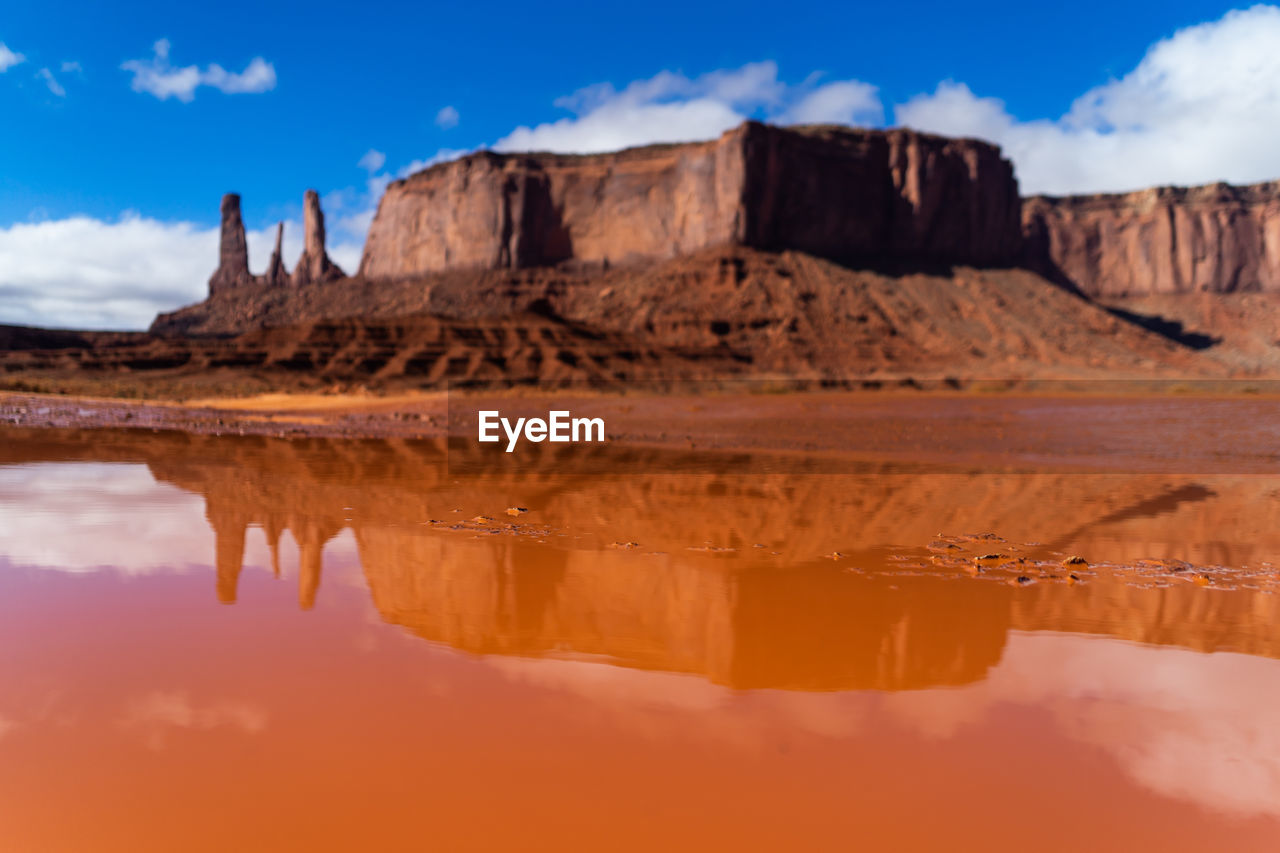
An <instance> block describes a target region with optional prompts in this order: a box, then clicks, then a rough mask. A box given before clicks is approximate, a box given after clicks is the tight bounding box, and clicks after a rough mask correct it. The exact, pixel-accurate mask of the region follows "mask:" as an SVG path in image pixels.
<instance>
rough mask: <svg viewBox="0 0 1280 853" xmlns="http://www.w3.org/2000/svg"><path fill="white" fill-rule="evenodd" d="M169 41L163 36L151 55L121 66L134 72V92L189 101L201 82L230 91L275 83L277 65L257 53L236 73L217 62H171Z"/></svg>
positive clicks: (256, 90)
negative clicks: (202, 66)
mask: <svg viewBox="0 0 1280 853" xmlns="http://www.w3.org/2000/svg"><path fill="white" fill-rule="evenodd" d="M169 49H170V44H169V40H168V39H160V40H159V41H157V42H156V43H155V44H154V45H153V46H152V51H153V53H154V55H153V56H152V57H151V58H150V59H131V60H129V61H128V62H125V63H122V64H121V66H120V67H121V68H122V69H123V70H125V71H129V72H132V74H133V80H132V81H130V84H129V85H130V86H131V87H132V88H133V90H134V91H135V92H144V93H146V94H149V95H154V96H155V97H157V98H159V99H160V100H162V101H163V100H166V99H168V98H177V99H178V100H179V101H182V102H183V103H190V102H191V101H192V100H193V99H194V98H195V94H196V89H197V88H198V87H200V86H212V87H213V88H215V89H217V90H219V91H221V92H223V93H224V94H227V95H239V94H246V93H260V92H267V91H270V90H271V89H274V88H275V86H276V69H275V67H274V66H273V65H272V64H271V63H270V62H267V61H266V60H264V59H263V58H262V57H260V56H258V57H254V58H253V60H251V61H250V62H249V64H248V65H247V66H246V67H245V69H244V71H241V72H240V73H238V74H237V73H234V72H231V71H227V70H226V69H225V68H223V67H222V66H221V65H218V64H217V63H214V64H212V65H210V66H209V67H208V68H206V69H205V70H204V71H201V70H200V68H199V67H198V66H195V65H187V66H185V67H182V68H175V67H174V66H173V65H172V64H170V62H169Z"/></svg>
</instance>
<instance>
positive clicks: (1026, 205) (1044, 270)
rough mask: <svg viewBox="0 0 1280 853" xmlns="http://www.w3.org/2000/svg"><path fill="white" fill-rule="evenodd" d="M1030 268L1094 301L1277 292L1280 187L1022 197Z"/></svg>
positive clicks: (1264, 185)
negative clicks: (1094, 298)
mask: <svg viewBox="0 0 1280 853" xmlns="http://www.w3.org/2000/svg"><path fill="white" fill-rule="evenodd" d="M1022 228H1023V235H1024V239H1025V248H1024V262H1025V263H1026V265H1027V266H1029V267H1030V268H1031V269H1034V270H1036V271H1037V272H1040V273H1041V274H1042V275H1044V276H1045V277H1047V278H1049V279H1051V280H1054V281H1057V282H1058V283H1060V284H1063V285H1067V286H1070V287H1073V288H1075V289H1077V290H1079V291H1080V292H1081V293H1084V294H1086V295H1088V296H1092V297H1122V296H1146V295H1153V294H1175V293H1193V292H1208V293H1234V292H1251V291H1276V290H1280V181H1272V182H1269V183H1262V184H1253V185H1250V186H1232V185H1230V184H1222V183H1218V184H1209V185H1207V186H1200V187H1190V188H1187V187H1156V188H1153V189H1146V190H1141V191H1139V192H1132V193H1121V194H1111V195H1083V196H1067V197H1061V198H1054V197H1048V196H1036V197H1032V198H1028V199H1025V200H1024V202H1023V207H1022Z"/></svg>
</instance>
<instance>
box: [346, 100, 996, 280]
mask: <svg viewBox="0 0 1280 853" xmlns="http://www.w3.org/2000/svg"><path fill="white" fill-rule="evenodd" d="M1019 205H1020V202H1019V199H1018V192H1017V182H1016V180H1015V179H1014V177H1013V169H1012V166H1011V165H1010V164H1009V162H1008V161H1006V160H1004V159H1003V158H1002V157H1001V156H1000V152H999V149H997V148H996V147H994V146H992V145H988V144H986V143H982V142H977V141H973V140H956V139H946V138H943V137H937V136H930V135H926V134H920V133H916V132H914V131H907V130H892V131H879V130H856V129H851V128H843V127H833V126H814V127H803V128H791V129H783V128H777V127H771V126H767V125H763V124H759V123H756V122H747V123H745V124H743V125H741V126H739V127H737V128H735V129H734V130H731V131H728V132H727V133H725V134H723V135H722V136H721V137H720V138H719V139H716V140H711V141H708V142H697V143H688V144H680V145H655V146H648V147H644V148H635V149H629V150H626V151H620V152H616V153H611V154H598V155H556V154H495V153H492V152H481V153H478V154H473V155H469V156H467V157H463V158H461V159H459V160H455V161H453V162H451V163H445V164H441V165H439V166H435V167H432V168H431V169H428V170H426V171H423V172H419V173H418V174H416V175H413V176H411V177H409V178H407V179H405V180H401V181H397V182H395V183H393V184H392V185H391V186H390V187H388V189H387V192H386V194H385V195H384V196H383V198H382V201H381V203H380V204H379V207H378V213H377V216H376V217H375V219H374V222H373V225H372V227H371V228H370V230H369V236H368V239H367V241H366V243H365V250H364V256H363V259H362V261H361V265H360V272H361V274H362V275H363V276H364V277H365V278H368V279H375V280H377V279H383V280H386V279H406V278H414V277H417V276H423V275H429V274H432V273H440V272H446V271H451V270H468V269H470V270H474V269H518V268H527V267H535V266H549V265H553V264H558V263H562V262H566V261H575V262H579V263H583V264H588V265H605V266H607V265H612V264H628V263H632V262H637V261H653V260H661V259H666V258H671V257H675V256H679V255H686V254H690V253H693V252H696V251H698V250H701V249H705V248H709V247H715V246H725V245H742V246H749V247H755V248H761V249H772V250H778V249H796V250H800V251H804V252H808V253H810V254H814V255H819V256H822V257H826V258H832V259H835V260H840V261H857V260H873V261H886V260H887V261H893V260H910V261H915V262H920V261H924V262H941V263H964V264H980V265H1004V264H1010V263H1013V262H1014V261H1015V260H1016V259H1017V257H1018V251H1019V246H1020V242H1021V236H1020V233H1019Z"/></svg>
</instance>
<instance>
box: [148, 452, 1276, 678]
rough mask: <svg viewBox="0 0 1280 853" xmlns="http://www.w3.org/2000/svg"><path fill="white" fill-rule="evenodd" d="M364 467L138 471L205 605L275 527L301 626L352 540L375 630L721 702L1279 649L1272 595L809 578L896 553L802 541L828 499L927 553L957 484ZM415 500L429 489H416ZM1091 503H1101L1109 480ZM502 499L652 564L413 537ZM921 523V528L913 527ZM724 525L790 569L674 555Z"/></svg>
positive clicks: (1127, 507) (828, 531) (839, 528)
mask: <svg viewBox="0 0 1280 853" xmlns="http://www.w3.org/2000/svg"><path fill="white" fill-rule="evenodd" d="M368 449H369V450H370V452H371V453H372V457H371V458H369V459H366V460H364V463H365V464H362V465H357V466H354V467H353V468H351V469H346V470H344V471H343V472H342V476H334V475H333V472H329V476H325V477H319V476H305V475H303V473H302V472H301V471H298V470H294V471H292V472H290V473H289V474H288V475H287V476H284V477H282V476H280V475H279V474H273V473H272V472H270V471H264V470H262V469H260V468H254V467H239V466H237V467H232V468H228V467H213V468H205V469H200V470H199V471H193V470H192V469H190V468H187V469H185V470H183V471H182V472H181V476H172V472H165V470H164V466H163V465H155V464H153V469H154V470H156V473H157V476H158V477H160V478H161V479H169V480H171V481H175V482H178V483H179V484H180V485H182V486H183V487H185V488H188V489H191V490H193V491H196V492H199V493H202V494H203V495H204V497H205V499H206V503H207V511H206V514H207V517H208V519H209V521H210V524H211V525H212V526H213V528H214V530H215V531H216V534H217V542H218V554H217V559H216V564H217V571H218V584H217V588H218V596H219V599H220V600H222V601H227V602H230V601H234V600H235V590H236V582H237V578H238V576H239V573H240V570H241V564H242V561H243V555H244V543H245V535H246V531H247V528H248V527H249V526H250V525H254V524H257V525H260V526H261V527H262V528H263V529H264V531H265V532H266V535H267V539H268V542H269V543H270V545H271V548H272V554H273V564H274V568H275V570H276V571H277V573H278V571H279V563H278V557H277V549H278V543H279V539H280V536H281V534H282V533H283V531H284V530H286V529H287V530H289V531H291V533H292V535H293V536H294V537H295V539H296V541H297V543H298V546H299V550H300V577H299V583H300V591H299V598H300V602H301V605H302V606H303V607H304V608H307V607H311V606H312V605H313V604H314V603H315V598H316V591H317V589H318V587H319V583H320V573H321V554H322V550H323V547H324V544H325V542H327V541H328V540H329V539H331V538H332V537H333V536H335V535H336V534H337V533H339V532H340V531H341V530H342V529H343V528H344V527H347V526H350V527H351V528H352V531H353V533H354V534H355V540H356V543H357V547H358V551H359V558H360V561H361V565H362V566H363V569H364V574H365V578H366V581H367V583H368V586H369V590H370V594H371V596H372V599H373V602H374V604H375V606H376V607H377V608H378V610H379V612H380V613H381V615H382V617H383V618H384V619H385V620H386V621H387V622H390V623H392V624H397V625H401V626H403V627H405V628H407V629H409V630H410V631H412V632H413V633H414V634H416V635H417V636H420V637H423V638H424V639H427V640H430V641H433V642H440V643H445V644H448V645H450V646H453V647H455V648H458V649H462V650H466V651H470V652H473V653H478V654H507V655H520V656H560V657H564V656H578V657H593V658H604V659H608V660H610V661H611V662H613V663H616V664H619V665H623V666H629V667H636V668H643V669H655V670H664V671H671V672H686V673H696V674H700V675H703V676H705V677H707V678H709V679H711V680H712V681H715V682H717V683H722V684H727V685H731V686H734V687H741V688H747V687H780V688H795V689H828V690H829V689H854V688H878V689H910V688H920V687H927V686H936V685H954V684H963V683H968V682H972V681H975V680H979V679H981V678H982V677H983V676H984V674H985V673H986V671H987V670H988V669H989V668H990V667H992V666H994V665H995V664H996V663H997V662H998V661H999V659H1000V656H1001V654H1002V651H1003V648H1004V644H1005V641H1006V637H1007V634H1008V632H1009V631H1010V630H1030V631H1035V630H1049V631H1069V632H1082V633H1098V634H1104V635H1108V636H1116V637H1121V638H1126V639H1132V640H1137V641H1142V642H1147V643H1157V644H1167V645H1177V646H1183V647H1190V648H1193V649H1197V650H1201V651H1215V650H1234V651H1242V652H1248V653H1253V654H1260V655H1266V656H1271V657H1280V640H1278V639H1277V637H1276V636H1275V635H1276V632H1275V631H1274V630H1271V629H1270V627H1269V626H1270V625H1272V624H1275V621H1276V620H1277V619H1278V618H1280V607H1278V606H1277V600H1276V597H1275V596H1263V595H1261V594H1256V593H1251V592H1247V591H1243V592H1236V593H1232V594H1229V595H1227V594H1220V593H1212V592H1206V591H1203V590H1198V589H1193V588H1190V587H1182V588H1176V589H1168V590H1151V589H1137V588H1134V587H1129V586H1124V585H1121V584H1116V583H1092V584H1087V585H1084V586H1080V587H1075V588H1071V589H1066V588H1064V587H1060V586H1056V585H1040V586H1035V587H1031V588H1025V589H1014V588H1011V587H1007V586H1002V585H998V584H994V583H990V582H983V581H967V580H947V579H942V578H939V577H884V576H868V575H858V574H853V573H849V572H846V571H843V570H842V568H843V567H842V566H837V565H834V564H831V563H825V562H824V561H818V560H814V559H813V554H814V553H815V552H818V553H822V552H829V551H831V550H843V551H844V552H845V553H851V552H854V551H856V548H857V543H865V542H868V541H871V542H876V541H879V542H883V541H893V540H892V539H891V538H889V537H887V536H886V535H885V534H884V533H883V532H882V531H880V530H879V529H878V528H876V527H875V526H874V525H869V524H868V522H867V518H868V517H867V516H865V515H863V516H855V517H854V520H853V521H850V520H849V514H848V513H844V516H843V523H840V521H839V520H837V519H835V518H831V519H820V520H819V521H820V523H819V524H818V525H816V527H815V528H813V529H807V526H806V519H809V520H812V519H813V518H814V516H815V515H820V514H821V513H822V512H823V508H824V507H828V506H833V505H838V504H840V503H841V502H842V501H841V500H839V499H837V496H840V497H842V498H843V503H844V504H845V505H846V506H847V504H848V502H849V496H848V493H849V492H850V490H853V491H855V492H856V491H858V490H859V489H863V490H866V491H867V492H868V494H867V496H866V500H867V502H868V503H869V504H875V505H877V506H881V507H886V506H887V507H888V510H887V511H888V513H889V515H890V516H891V517H893V518H896V519H905V518H918V517H920V516H924V519H923V521H917V522H916V524H917V525H919V526H920V527H921V529H920V530H918V531H917V530H913V529H910V523H905V524H904V523H901V522H900V523H898V525H897V527H898V529H900V531H901V534H900V535H899V536H898V537H897V539H898V541H904V540H906V541H911V540H913V539H914V540H915V541H919V542H922V543H923V542H927V541H928V540H929V538H930V536H929V534H928V533H925V532H924V531H925V530H926V529H928V528H929V527H934V526H935V524H936V522H937V520H938V517H939V514H945V512H946V511H948V505H947V503H946V500H944V499H949V500H950V501H951V503H952V504H954V503H955V499H954V497H953V496H952V497H950V498H948V496H949V495H951V493H952V492H953V491H954V490H955V488H956V481H955V480H954V478H953V479H952V480H950V481H948V483H949V485H948V486H947V487H946V488H944V489H942V490H939V489H938V487H937V485H936V482H937V478H931V477H928V476H919V477H897V478H889V479H888V480H887V481H885V480H884V479H877V478H846V477H814V478H805V480H804V481H803V482H802V483H796V482H794V481H788V480H787V478H782V480H783V481H785V482H788V486H787V490H788V493H787V496H786V497H787V498H788V500H787V501H785V502H783V503H780V502H779V501H778V500H777V499H776V498H777V495H775V494H773V493H771V491H770V490H769V489H767V488H764V487H762V486H761V485H760V483H761V482H762V481H763V479H764V478H742V479H739V480H733V479H726V478H720V477H716V476H705V477H691V478H670V479H661V478H660V479H659V482H658V483H657V484H656V485H655V484H654V483H648V484H641V485H636V484H635V483H630V484H629V483H628V482H626V481H621V480H613V481H610V482H605V483H602V482H600V481H599V480H596V481H579V482H577V483H575V484H573V485H570V486H565V485H560V486H548V485H546V484H545V483H539V482H538V481H537V480H528V481H525V482H523V483H521V482H512V483H501V484H497V485H495V483H494V481H492V480H488V481H482V482H475V483H470V484H468V485H462V486H453V485H452V481H450V480H448V479H447V478H445V477H442V476H441V474H440V472H439V471H438V470H436V471H432V470H430V469H429V466H424V465H423V464H422V461H421V460H418V465H417V466H416V467H414V466H409V470H407V471H406V470H405V464H406V462H407V460H406V459H405V458H399V459H391V458H386V457H385V456H380V455H379V453H378V452H373V451H372V448H368ZM393 462H398V463H399V464H391V463H393ZM340 467H344V468H345V466H340ZM393 472H394V473H393ZM166 473H169V474H170V476H164V474H166ZM193 474H194V475H195V476H192V475H193ZM1139 482H1140V481H1139ZM417 483H424V484H427V485H424V486H423V487H421V488H416V487H415V486H416V484H417ZM1086 483H1087V478H1079V477H1076V476H1074V475H1043V476H1040V475H1035V476H1033V477H1021V478H1015V481H1014V482H1013V484H1012V486H1011V485H1010V483H1009V482H1008V481H1002V480H1000V479H999V478H992V477H972V478H966V479H965V480H964V481H963V484H962V485H963V488H962V490H961V491H962V492H963V494H964V498H965V504H966V505H968V504H970V503H973V504H977V505H987V504H989V505H991V506H992V507H996V506H1001V507H1002V511H1003V512H1004V513H1006V514H1008V513H1015V512H1022V511H1025V509H1026V507H1025V506H1021V505H1019V504H1018V502H1017V501H1016V500H1013V499H1012V498H1013V496H1014V495H1015V494H1017V495H1020V494H1022V493H1027V492H1029V493H1030V494H1031V495H1032V496H1033V498H1034V496H1037V495H1039V496H1043V495H1044V494H1049V493H1053V492H1055V491H1058V490H1060V489H1062V488H1063V487H1064V485H1071V486H1072V487H1079V486H1080V485H1081V484H1086ZM1096 488H1098V489H1099V490H1113V489H1114V488H1115V482H1114V481H1103V482H1100V483H1098V485H1097V486H1096ZM673 489H678V490H679V493H678V494H676V493H673V491H672V490H673ZM984 490H987V491H992V490H994V493H993V494H984ZM508 491H510V492H511V493H519V494H522V495H531V496H532V495H533V494H535V493H536V494H537V497H538V501H537V503H538V505H540V506H545V507H547V510H545V511H544V512H543V513H540V515H545V516H546V517H552V516H554V517H557V518H575V517H584V516H585V511H586V510H587V508H589V507H591V506H599V505H604V504H606V503H607V504H609V505H615V506H631V507H635V508H636V509H635V511H634V512H629V513H627V515H628V517H629V518H628V524H629V525H631V526H629V527H628V535H631V533H634V534H635V538H636V539H637V540H642V541H644V542H645V543H646V544H647V545H651V547H652V548H653V549H655V550H662V551H666V552H667V554H665V555H661V556H655V555H647V554H642V553H636V552H619V551H607V550H606V551H600V550H594V549H582V550H567V549H563V548H559V547H554V546H546V545H536V544H532V543H529V542H525V541H520V540H518V539H515V538H513V537H508V536H485V537H482V538H481V539H474V538H471V537H470V535H469V534H465V533H464V534H459V533H452V532H445V531H439V530H430V529H428V528H426V527H424V526H422V525H421V522H422V521H424V520H426V519H427V518H429V517H430V511H429V510H428V508H427V503H428V497H426V496H432V499H431V502H432V503H434V504H435V508H436V511H437V512H439V511H440V510H441V508H442V507H443V506H446V505H451V504H456V505H460V506H476V505H482V506H486V505H487V506H492V505H493V504H494V501H495V500H496V498H495V495H503V494H505V493H506V492H508ZM1212 496H1213V493H1212V492H1211V491H1209V490H1207V489H1204V488H1202V487H1198V488H1189V487H1185V486H1183V487H1178V488H1175V489H1173V490H1169V489H1167V488H1164V487H1162V488H1161V489H1160V490H1157V491H1155V492H1154V493H1153V492H1151V491H1142V490H1141V489H1139V490H1138V491H1137V492H1135V494H1133V495H1132V496H1126V503H1124V504H1123V505H1122V507H1121V508H1120V509H1116V508H1114V506H1115V502H1114V501H1112V502H1111V504H1110V505H1108V504H1105V503H1103V504H1101V505H1100V506H1099V507H1098V508H1097V509H1095V510H1094V511H1093V512H1094V513H1095V519H1094V520H1095V521H1096V522H1098V523H1110V522H1114V521H1115V520H1117V519H1119V520H1125V519H1128V518H1132V517H1135V514H1136V515H1142V514H1144V513H1145V514H1147V515H1151V514H1153V513H1154V514H1158V513H1165V512H1167V511H1169V510H1170V509H1171V508H1176V505H1177V504H1178V503H1179V502H1180V501H1186V500H1192V501H1204V500H1208V499H1209V498H1211V497H1212ZM1034 499H1040V498H1034ZM717 501H723V502H722V503H720V504H719V505H720V506H722V507H723V506H732V507H733V508H734V513H733V515H732V516H731V517H729V516H725V515H719V516H717V515H716V514H715V512H714V511H712V512H708V513H705V514H704V515H702V516H701V517H697V516H695V517H692V518H690V517H688V516H689V511H688V508H689V507H700V506H713V505H715V504H716V502H717ZM530 502H531V503H532V502H533V501H530ZM931 505H933V506H937V507H938V508H939V509H938V514H933V513H930V512H921V507H929V506H931ZM906 507H912V508H914V510H913V513H912V514H908V513H907V512H906V510H905V508H906ZM348 508H349V509H348ZM682 508H683V509H682ZM1057 514H1058V515H1063V514H1062V513H1061V512H1058V513H1057ZM1068 515H1070V514H1068ZM348 517H350V518H351V519H352V521H350V522H348V521H347V518H348ZM1089 524H1090V519H1089V518H1088V517H1087V516H1085V517H1081V516H1080V515H1071V516H1070V517H1069V518H1062V519H1060V520H1059V522H1058V525H1059V527H1058V529H1056V530H1055V529H1051V528H1050V529H1048V530H1047V532H1049V533H1051V534H1054V535H1055V536H1068V535H1072V534H1074V533H1076V532H1078V531H1079V530H1081V529H1084V528H1087V527H1088V526H1089ZM726 525H727V526H729V527H735V526H736V527H737V528H739V529H744V528H745V529H746V530H749V531H751V533H752V534H753V535H755V536H759V537H760V538H761V539H764V540H766V541H781V539H780V538H779V537H788V536H789V540H788V542H789V543H790V547H792V548H793V549H794V550H793V552H791V553H787V552H786V551H785V550H784V555H783V556H782V557H780V558H779V559H780V561H781V562H782V563H783V564H784V565H787V564H789V565H790V566H791V567H790V568H774V567H764V566H761V565H759V564H757V565H755V566H750V565H748V564H747V563H746V562H745V561H732V562H723V561H717V560H715V559H714V558H708V557H705V556H702V557H700V556H698V555H696V554H691V553H690V552H688V551H686V550H685V545H687V544H688V543H690V542H700V541H703V540H705V538H706V536H707V535H708V532H709V531H710V530H711V528H712V527H716V526H720V527H724V526H726ZM860 525H862V526H860ZM993 526H997V528H998V525H997V524H993ZM810 534H812V535H810ZM877 537H879V538H877ZM748 541H749V540H748ZM797 542H799V543H801V544H800V545H798V546H797V545H796V543H797ZM849 543H855V544H854V545H853V546H852V547H850V545H849ZM778 547H780V548H784V549H785V548H787V547H788V546H787V545H779V546H778ZM865 556H866V557H867V560H866V561H864V562H863V564H864V565H875V564H880V563H881V558H879V557H875V556H874V555H865ZM856 562H857V561H856ZM796 564H801V565H796Z"/></svg>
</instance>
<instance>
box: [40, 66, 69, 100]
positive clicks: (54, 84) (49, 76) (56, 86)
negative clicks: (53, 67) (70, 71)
mask: <svg viewBox="0 0 1280 853" xmlns="http://www.w3.org/2000/svg"><path fill="white" fill-rule="evenodd" d="M36 77H38V78H40V79H41V80H43V81H44V84H45V85H46V86H48V87H49V91H50V92H52V93H53V94H55V95H57V96H58V97H59V98H65V97H66V96H67V90H66V89H64V88H62V84H61V83H59V82H58V78H56V77H54V76H53V72H52V71H50V70H49V69H48V68H41V69H40V70H39V71H37V72H36Z"/></svg>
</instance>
